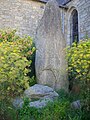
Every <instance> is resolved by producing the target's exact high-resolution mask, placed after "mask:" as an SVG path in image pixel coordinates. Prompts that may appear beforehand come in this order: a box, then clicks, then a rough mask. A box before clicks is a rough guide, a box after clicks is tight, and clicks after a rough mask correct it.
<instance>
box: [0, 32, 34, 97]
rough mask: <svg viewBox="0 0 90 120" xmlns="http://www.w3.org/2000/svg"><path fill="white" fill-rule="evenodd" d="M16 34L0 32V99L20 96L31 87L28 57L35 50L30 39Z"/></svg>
mask: <svg viewBox="0 0 90 120" xmlns="http://www.w3.org/2000/svg"><path fill="white" fill-rule="evenodd" d="M15 32H16V31H15V30H12V31H2V30H1V31H0V99H5V98H7V96H8V98H9V96H10V97H14V96H16V95H19V94H20V93H21V92H22V91H23V89H25V88H27V87H28V86H29V80H30V78H29V77H28V76H27V73H28V72H29V71H30V70H29V69H28V67H29V66H30V64H31V61H29V60H28V59H27V57H28V56H30V55H31V54H33V52H34V51H35V48H34V47H32V44H33V43H32V39H31V38H30V37H23V38H20V37H19V36H16V35H15Z"/></svg>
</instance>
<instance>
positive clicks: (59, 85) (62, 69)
mask: <svg viewBox="0 0 90 120" xmlns="http://www.w3.org/2000/svg"><path fill="white" fill-rule="evenodd" d="M35 41H36V48H37V50H36V61H35V66H36V76H37V80H38V83H40V84H44V85H49V86H51V87H52V88H54V89H65V90H68V80H67V72H66V67H67V64H66V60H65V50H64V48H65V46H66V45H65V43H66V42H65V39H64V36H63V33H62V30H61V14H60V8H59V6H58V4H57V2H56V1H55V0H50V1H49V2H48V3H47V4H46V8H45V11H44V15H43V17H42V19H41V21H40V23H39V25H38V28H37V33H36V40H35Z"/></svg>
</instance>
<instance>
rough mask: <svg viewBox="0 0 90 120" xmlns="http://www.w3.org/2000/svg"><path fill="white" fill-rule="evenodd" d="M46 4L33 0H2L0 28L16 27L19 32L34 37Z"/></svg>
mask: <svg viewBox="0 0 90 120" xmlns="http://www.w3.org/2000/svg"><path fill="white" fill-rule="evenodd" d="M43 11H44V4H42V3H40V2H35V1H32V0H0V29H2V28H16V29H17V30H18V34H20V35H21V36H22V35H23V34H27V35H30V36H31V37H34V35H35V31H36V27H37V24H38V22H39V20H40V19H41V17H42V14H43Z"/></svg>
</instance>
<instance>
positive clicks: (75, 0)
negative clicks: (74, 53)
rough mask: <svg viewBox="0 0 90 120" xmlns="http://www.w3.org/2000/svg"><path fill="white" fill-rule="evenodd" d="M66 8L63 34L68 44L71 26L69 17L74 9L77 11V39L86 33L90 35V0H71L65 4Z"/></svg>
mask: <svg viewBox="0 0 90 120" xmlns="http://www.w3.org/2000/svg"><path fill="white" fill-rule="evenodd" d="M66 6H67V7H68V10H67V11H66V16H65V26H66V30H65V35H66V39H67V44H70V39H71V27H70V22H71V21H70V18H71V13H72V11H73V10H74V9H76V10H77V11H78V30H79V31H78V32H79V40H82V39H83V38H85V36H86V34H88V37H90V0H72V1H71V2H69V3H68V4H67V5H66Z"/></svg>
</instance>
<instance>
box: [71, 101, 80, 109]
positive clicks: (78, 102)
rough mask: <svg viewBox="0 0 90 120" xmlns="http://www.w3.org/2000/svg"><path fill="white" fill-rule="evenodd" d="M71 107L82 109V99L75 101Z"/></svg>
mask: <svg viewBox="0 0 90 120" xmlns="http://www.w3.org/2000/svg"><path fill="white" fill-rule="evenodd" d="M71 107H72V108H74V109H80V108H81V102H80V100H77V101H74V102H72V103H71Z"/></svg>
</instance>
